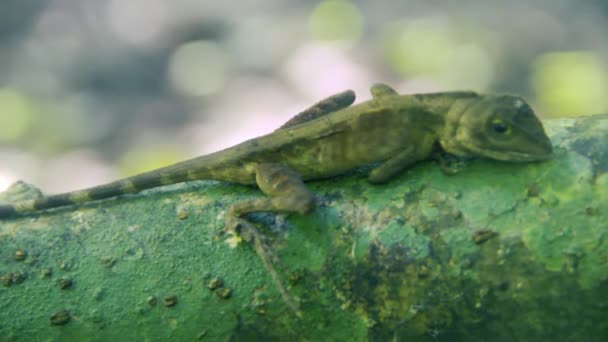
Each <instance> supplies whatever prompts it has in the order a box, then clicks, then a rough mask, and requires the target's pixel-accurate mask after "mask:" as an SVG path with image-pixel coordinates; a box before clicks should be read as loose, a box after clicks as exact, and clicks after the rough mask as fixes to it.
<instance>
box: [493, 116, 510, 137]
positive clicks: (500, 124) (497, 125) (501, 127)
mask: <svg viewBox="0 0 608 342" xmlns="http://www.w3.org/2000/svg"><path fill="white" fill-rule="evenodd" d="M492 130H493V131H494V132H496V133H499V134H509V133H511V126H510V125H509V124H507V123H505V122H504V121H502V120H501V119H494V120H492Z"/></svg>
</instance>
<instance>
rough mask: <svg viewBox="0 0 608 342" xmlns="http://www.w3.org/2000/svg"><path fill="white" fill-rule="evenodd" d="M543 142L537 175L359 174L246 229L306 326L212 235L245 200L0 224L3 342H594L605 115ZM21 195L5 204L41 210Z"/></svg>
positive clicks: (556, 125)
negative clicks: (259, 235)
mask: <svg viewBox="0 0 608 342" xmlns="http://www.w3.org/2000/svg"><path fill="white" fill-rule="evenodd" d="M545 125H546V126H547V130H548V132H549V135H550V136H551V139H552V141H553V143H554V146H555V158H554V159H552V160H550V161H547V162H543V163H533V164H509V163H500V162H493V161H482V160H479V161H475V162H473V163H472V164H471V165H469V166H468V167H467V168H466V169H465V170H464V171H463V172H461V173H459V174H457V175H453V176H446V175H444V174H442V173H441V172H440V170H439V168H438V167H437V165H435V164H434V163H432V162H428V163H422V164H420V165H418V166H416V167H414V168H413V169H411V170H409V171H407V172H405V173H404V174H403V175H401V176H400V177H398V178H397V179H395V180H393V181H392V182H390V183H389V184H388V185H379V186H378V185H370V184H368V183H367V182H366V181H365V179H364V177H362V176H361V175H358V174H355V175H350V176H347V177H339V178H334V179H330V180H326V181H320V182H313V183H311V188H312V189H313V191H315V193H316V194H318V197H319V207H318V208H317V209H316V210H315V211H314V212H313V213H312V214H309V215H305V216H298V215H291V216H289V217H287V218H282V217H279V218H278V219H275V216H273V215H269V214H260V215H254V216H253V218H254V219H255V220H256V221H257V222H259V223H260V224H261V225H262V226H265V227H270V228H271V229H266V230H265V231H266V232H267V234H268V235H269V236H270V237H271V238H270V241H271V243H272V247H273V249H274V251H276V253H277V255H278V256H279V258H280V260H281V261H282V263H283V266H284V267H283V271H281V272H280V274H281V277H282V279H283V282H284V283H285V284H286V285H287V287H288V290H289V292H290V294H291V295H292V296H294V297H295V298H297V299H298V301H299V303H300V307H301V310H302V317H301V318H298V317H296V316H295V315H293V314H292V313H291V311H290V310H289V308H288V306H287V305H286V304H285V303H284V302H283V301H282V299H281V296H280V294H279V293H278V291H277V289H276V288H275V287H274V286H273V283H272V280H271V278H270V276H269V274H268V273H267V271H266V270H265V268H264V265H263V264H262V262H261V260H259V258H258V257H257V255H256V253H255V251H254V250H253V249H252V248H251V247H250V246H247V245H246V244H239V245H237V246H233V245H231V244H230V243H228V242H229V239H227V238H226V237H225V236H223V235H222V226H223V214H224V211H225V209H226V208H227V206H228V205H229V204H230V203H233V202H235V201H238V200H241V199H243V198H253V197H255V196H262V195H261V194H260V193H259V192H258V191H256V190H255V189H253V188H248V187H243V186H236V185H229V184H225V183H218V182H191V183H187V184H182V185H179V186H172V187H165V188H162V189H155V190H149V191H145V192H143V193H141V194H137V195H131V196H124V197H122V198H119V199H114V200H107V201H102V202H97V203H92V204H90V205H86V206H82V207H77V208H75V207H71V208H65V209H62V210H56V211H53V212H45V213H38V214H36V215H33V216H29V217H24V218H20V219H15V220H10V221H0V277H1V279H2V283H3V286H0V340H3V341H4V340H7V341H13V340H14V341H26V340H93V341H95V340H97V341H104V340H110V339H115V340H149V341H157V340H158V341H162V340H194V339H197V338H198V339H202V340H210V341H215V340H229V339H232V340H268V339H270V340H287V339H289V340H294V339H295V340H311V341H315V340H325V341H327V340H336V341H337V340H356V341H360V340H372V341H384V340H397V341H398V340H405V339H408V338H411V339H414V340H417V341H425V340H428V341H436V340H450V341H452V340H467V341H475V340H480V341H482V340H535V341H538V340H555V339H558V340H586V341H592V340H597V341H600V340H605V339H606V338H608V321H606V319H605V317H606V315H607V314H608V281H607V279H608V147H607V142H608V115H599V116H593V117H583V118H578V119H569V120H553V121H548V122H546V123H545ZM21 189H25V190H27V191H25V192H23V193H19V192H18V191H16V190H19V188H14V189H13V190H14V191H13V192H12V193H10V192H7V193H5V194H4V195H3V198H0V200H3V201H10V200H16V199H17V197H19V196H26V197H27V196H35V195H36V194H35V193H32V191H33V190H32V189H31V188H28V187H24V186H21ZM273 229H274V231H273ZM61 279H63V280H61ZM66 279H69V280H70V281H71V286H67V287H65V288H63V289H62V287H63V286H61V285H60V284H65V283H64V282H65V280H66ZM220 279H221V281H220ZM218 281H219V282H218Z"/></svg>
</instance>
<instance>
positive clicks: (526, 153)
mask: <svg viewBox="0 0 608 342" xmlns="http://www.w3.org/2000/svg"><path fill="white" fill-rule="evenodd" d="M440 144H441V146H442V147H443V149H444V150H446V151H447V152H448V153H451V154H455V155H458V156H464V157H477V156H481V157H486V158H491V159H497V160H504V161H515V162H519V161H535V160H544V159H548V158H550V157H551V153H552V147H551V141H550V140H549V138H548V137H547V134H546V133H545V130H544V129H543V126H542V124H541V123H540V121H539V120H538V118H537V117H536V115H535V114H534V111H533V110H532V108H531V107H530V106H529V105H528V104H527V103H526V101H525V100H524V99H522V98H520V97H517V96H511V95H480V96H477V97H474V98H468V99H459V100H456V101H455V102H454V104H453V105H452V106H451V107H450V110H449V112H448V114H447V117H446V123H445V126H444V129H443V131H442V133H441V136H440Z"/></svg>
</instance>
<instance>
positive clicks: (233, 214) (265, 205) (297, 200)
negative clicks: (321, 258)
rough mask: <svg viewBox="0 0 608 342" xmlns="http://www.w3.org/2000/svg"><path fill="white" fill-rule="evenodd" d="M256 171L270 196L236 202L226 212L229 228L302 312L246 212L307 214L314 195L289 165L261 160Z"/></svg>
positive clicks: (260, 182) (258, 183)
mask: <svg viewBox="0 0 608 342" xmlns="http://www.w3.org/2000/svg"><path fill="white" fill-rule="evenodd" d="M251 167H252V168H253V170H254V171H255V174H256V183H257V185H258V187H259V188H260V189H261V190H262V192H264V193H265V194H266V195H268V197H264V198H258V199H252V200H247V201H242V202H238V203H235V204H233V205H232V206H230V208H228V212H227V213H226V228H227V230H229V231H231V232H234V233H235V234H236V235H238V236H240V237H241V238H242V239H244V240H245V241H247V242H249V243H250V244H251V245H252V246H253V247H254V248H255V250H256V252H257V254H258V255H259V256H260V258H261V259H262V262H263V263H264V266H265V267H266V269H267V270H268V272H269V273H270V276H271V277H272V279H273V282H274V284H275V286H276V287H277V288H278V290H279V292H280V293H281V296H282V297H283V299H284V300H285V302H286V303H287V304H288V305H289V306H290V307H291V309H292V310H294V311H295V312H296V314H298V315H299V311H298V308H297V304H296V303H295V302H294V301H293V299H292V298H291V297H290V296H289V294H288V293H287V290H286V289H285V287H284V286H283V283H282V282H281V280H280V278H279V276H278V274H277V272H276V271H275V269H274V266H273V262H275V263H276V262H278V261H277V259H276V257H275V256H274V253H272V251H271V250H270V249H269V248H268V244H267V243H266V241H265V237H264V235H263V234H261V233H260V232H259V231H258V229H257V228H256V227H255V225H253V224H252V223H251V222H249V221H248V220H246V219H244V218H243V215H245V214H248V213H252V212H260V211H270V212H288V213H299V214H305V213H307V212H309V211H310V210H312V209H313V208H314V206H315V196H314V194H313V193H312V192H311V191H310V190H309V189H308V188H307V187H306V185H305V184H304V182H303V181H302V179H301V178H300V176H299V175H298V174H297V173H296V172H295V171H293V170H292V169H290V168H289V167H287V166H284V165H280V164H275V163H259V164H254V165H252V166H251Z"/></svg>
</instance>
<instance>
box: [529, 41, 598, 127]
mask: <svg viewBox="0 0 608 342" xmlns="http://www.w3.org/2000/svg"><path fill="white" fill-rule="evenodd" d="M532 84H533V86H534V90H535V92H536V94H537V96H538V100H539V103H540V105H541V106H542V107H543V108H545V110H546V111H547V113H548V114H549V115H551V116H578V115H581V114H600V113H606V112H608V73H606V68H605V65H604V64H603V63H602V61H601V60H600V59H599V58H598V56H597V55H596V54H595V53H593V52H592V51H570V52H554V53H547V54H543V55H541V56H539V57H538V58H537V60H536V61H535V63H534V66H533V73H532Z"/></svg>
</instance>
